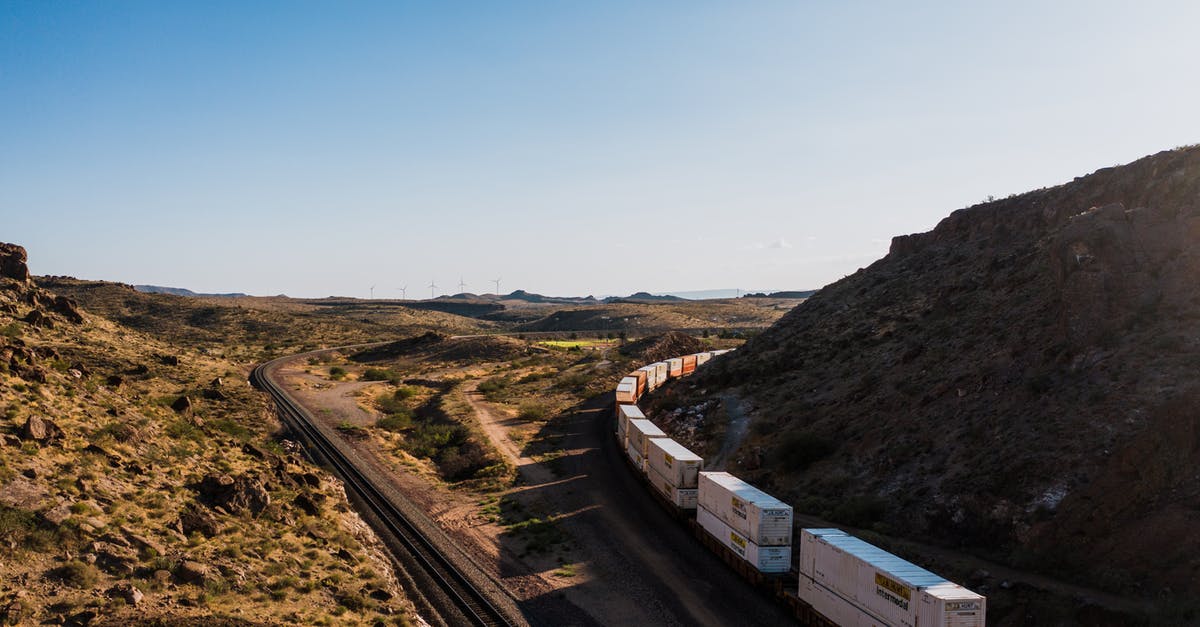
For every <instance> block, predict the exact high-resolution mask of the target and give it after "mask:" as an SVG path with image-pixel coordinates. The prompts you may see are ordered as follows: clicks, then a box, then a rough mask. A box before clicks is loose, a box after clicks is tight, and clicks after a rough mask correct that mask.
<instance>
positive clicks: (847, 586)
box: [800, 529, 986, 627]
mask: <svg viewBox="0 0 1200 627" xmlns="http://www.w3.org/2000/svg"><path fill="white" fill-rule="evenodd" d="M800 574H801V575H804V576H805V577H807V578H809V579H811V580H812V581H813V582H814V584H816V585H819V586H822V587H824V588H826V589H828V590H829V591H831V592H832V593H833V594H835V595H837V596H838V597H840V598H842V599H844V600H845V601H846V602H848V603H850V604H852V605H854V606H855V607H856V608H858V609H860V610H862V611H863V612H865V613H867V614H869V615H871V616H873V617H875V618H876V619H877V620H879V622H880V623H881V624H886V625H902V626H904V627H925V626H926V625H929V626H933V625H938V626H944V625H955V626H956V627H982V626H983V625H984V624H985V611H986V599H985V598H984V597H983V596H981V595H978V594H975V593H973V592H971V591H970V590H967V589H966V588H963V587H962V586H958V585H955V584H954V583H952V582H949V581H946V580H945V579H944V578H942V577H940V576H938V575H935V574H934V573H931V572H929V571H927V570H925V569H924V568H921V567H920V566H917V565H915V564H913V563H911V562H908V561H905V560H903V559H901V558H899V557H896V556H895V555H892V554H891V553H888V552H887V551H884V550H883V549H881V548H879V547H877V546H875V545H872V544H869V543H867V542H864V541H863V540H860V539H858V538H856V537H854V536H852V535H849V534H847V533H845V532H843V531H841V530H838V529H804V530H801V532H800ZM801 581H802V582H803V579H801ZM803 587H804V586H803V585H802V586H801V589H802V590H801V593H803ZM926 609H928V613H929V615H928V616H924V617H923V616H921V614H922V610H926ZM926 619H927V620H926Z"/></svg>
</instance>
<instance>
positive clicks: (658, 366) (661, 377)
mask: <svg viewBox="0 0 1200 627" xmlns="http://www.w3.org/2000/svg"><path fill="white" fill-rule="evenodd" d="M650 365H651V366H654V374H655V376H657V377H658V384H659V385H662V384H664V383H666V382H667V373H668V372H669V371H670V369H671V366H670V365H669V364H667V362H665V361H656V362H654V363H652V364H650Z"/></svg>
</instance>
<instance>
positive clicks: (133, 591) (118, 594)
mask: <svg viewBox="0 0 1200 627" xmlns="http://www.w3.org/2000/svg"><path fill="white" fill-rule="evenodd" d="M108 596H110V597H113V598H116V599H124V600H125V602H126V603H128V604H130V605H137V604H138V603H141V602H142V599H144V598H145V597H146V595H144V594H142V591H141V590H138V589H137V586H134V585H133V584H131V583H129V582H121V583H119V584H117V585H115V586H113V587H111V588H109V589H108Z"/></svg>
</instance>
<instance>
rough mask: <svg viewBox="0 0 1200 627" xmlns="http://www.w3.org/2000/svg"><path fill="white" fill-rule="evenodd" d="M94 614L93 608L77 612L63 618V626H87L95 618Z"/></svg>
mask: <svg viewBox="0 0 1200 627" xmlns="http://www.w3.org/2000/svg"><path fill="white" fill-rule="evenodd" d="M96 616H97V614H96V612H94V611H93V610H84V611H82V612H77V613H75V614H72V615H70V616H68V617H66V618H65V619H63V627H87V626H88V625H91V624H92V621H94V620H96Z"/></svg>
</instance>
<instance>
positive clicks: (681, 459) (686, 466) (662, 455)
mask: <svg viewBox="0 0 1200 627" xmlns="http://www.w3.org/2000/svg"><path fill="white" fill-rule="evenodd" d="M646 468H647V469H648V470H647V472H646V477H647V478H648V479H649V480H650V484H651V485H652V486H654V489H655V490H658V492H659V493H660V494H662V495H663V496H664V497H666V499H667V500H668V501H671V502H672V503H674V504H675V507H678V508H680V509H696V499H697V496H698V494H697V493H698V492H699V489H698V488H699V486H698V485H697V482H698V481H699V479H700V471H701V470H704V460H703V459H701V458H700V456H699V455H697V454H695V453H693V452H691V451H689V450H688V449H687V448H686V447H684V446H683V445H682V444H680V443H678V442H676V441H675V440H672V439H670V438H652V439H651V440H650V441H649V442H648V443H647V446H646Z"/></svg>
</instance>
